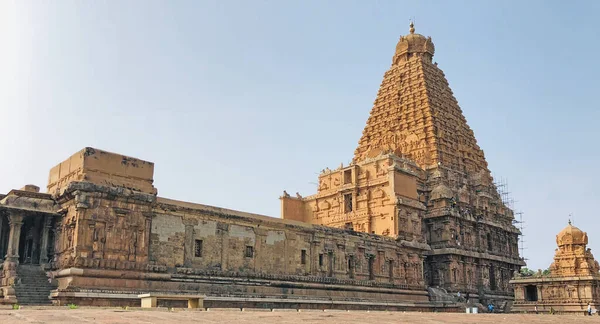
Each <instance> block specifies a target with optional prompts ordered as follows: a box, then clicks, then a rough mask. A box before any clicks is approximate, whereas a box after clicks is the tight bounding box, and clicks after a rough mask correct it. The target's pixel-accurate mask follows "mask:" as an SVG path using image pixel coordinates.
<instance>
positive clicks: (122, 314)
mask: <svg viewBox="0 0 600 324" xmlns="http://www.w3.org/2000/svg"><path fill="white" fill-rule="evenodd" d="M574 322H578V323H599V322H600V316H591V317H590V316H583V315H533V314H528V315H525V314H455V313H411V312H409V313H404V312H383V311H382V312H367V311H350V312H346V311H326V312H323V311H302V312H296V311H284V310H275V311H274V312H270V311H259V310H246V311H244V312H242V311H240V310H210V311H208V312H207V311H188V310H185V309H181V310H179V309H176V310H175V311H169V310H167V309H156V310H145V309H144V310H142V309H139V308H136V309H129V310H124V309H120V308H92V307H90V308H87V307H86V308H78V309H68V308H67V307H27V306H24V307H23V308H22V309H19V310H12V309H10V308H9V307H6V306H1V307H0V323H2V324H9V323H11V324H12V323H61V324H66V323H111V324H113V323H115V324H116V323H123V324H125V323H126V324H135V323H178V324H184V323H218V324H225V323H240V324H244V323H260V324H288V323H290V324H291V323H301V324H310V323H316V324H329V323H376V324H387V323H390V324H391V323H394V324H397V323H415V324H432V323H461V324H462V323H477V324H485V323H494V324H501V323H510V324H515V323H527V324H536V323H565V324H566V323H574Z"/></svg>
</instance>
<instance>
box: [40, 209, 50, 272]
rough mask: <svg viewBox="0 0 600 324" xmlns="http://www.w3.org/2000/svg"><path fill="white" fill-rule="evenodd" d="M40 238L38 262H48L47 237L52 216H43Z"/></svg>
mask: <svg viewBox="0 0 600 324" xmlns="http://www.w3.org/2000/svg"><path fill="white" fill-rule="evenodd" d="M42 226H43V227H42V240H41V242H40V263H42V264H43V263H48V238H49V237H50V227H51V226H52V216H49V215H47V216H45V217H44V224H43V225H42Z"/></svg>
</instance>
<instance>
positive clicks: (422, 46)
mask: <svg viewBox="0 0 600 324" xmlns="http://www.w3.org/2000/svg"><path fill="white" fill-rule="evenodd" d="M409 32H410V33H409V34H408V35H406V36H401V37H400V40H399V41H398V45H396V55H401V54H405V53H429V54H431V56H433V54H434V53H435V46H434V45H433V42H432V41H431V37H425V36H423V35H421V34H416V33H415V24H414V23H412V22H411V23H410V30H409Z"/></svg>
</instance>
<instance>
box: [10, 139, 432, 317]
mask: <svg viewBox="0 0 600 324" xmlns="http://www.w3.org/2000/svg"><path fill="white" fill-rule="evenodd" d="M152 183H153V164H152V163H150V162H146V161H142V160H138V159H134V158H130V157H125V156H122V155H119V154H114V153H109V152H105V151H100V150H96V149H92V148H86V149H84V150H82V151H80V152H78V153H76V154H75V155H74V156H73V157H71V158H69V159H67V160H66V161H65V162H62V163H61V164H59V165H58V166H57V167H55V168H53V169H52V171H51V176H50V181H49V185H48V188H49V191H51V192H52V193H53V194H52V195H45V196H44V197H46V198H47V199H49V200H50V201H51V202H53V206H55V207H53V208H54V209H53V211H44V213H45V214H46V215H50V216H49V217H50V218H48V220H49V221H48V224H51V226H52V235H51V237H52V239H51V241H52V242H51V243H50V244H49V246H50V247H49V248H48V255H49V257H50V260H49V261H48V263H47V264H46V265H45V267H46V268H47V269H48V270H50V272H49V274H50V276H51V277H52V278H53V279H54V281H55V282H56V284H57V286H58V288H57V289H56V290H54V291H52V293H51V297H52V300H53V301H54V302H55V303H56V304H66V303H71V302H73V303H76V304H78V305H85V304H91V305H107V306H108V305H132V306H135V305H137V304H139V299H137V298H136V296H137V294H140V293H145V292H155V291H164V292H170V293H172V292H184V291H186V292H196V293H203V294H206V295H207V296H208V298H209V299H208V302H209V304H210V302H211V301H210V298H265V297H270V298H276V299H277V298H279V299H281V298H284V299H289V298H296V299H298V300H302V301H305V302H306V301H308V300H321V301H322V300H323V299H325V300H329V301H338V302H344V301H348V300H353V301H354V302H360V303H365V304H364V305H367V306H368V305H374V303H382V302H383V303H407V302H408V303H412V304H410V305H412V306H410V305H409V306H407V305H408V304H402V305H403V306H401V307H416V306H415V304H414V303H421V304H420V306H419V307H424V308H423V309H427V308H428V307H429V306H430V305H429V304H428V296H427V290H426V286H425V282H424V278H423V274H424V268H423V264H424V254H423V252H424V251H427V250H428V249H429V247H428V246H427V244H425V243H424V242H423V241H422V240H420V241H419V240H416V239H414V238H413V237H406V238H391V237H387V236H381V235H377V234H370V233H362V232H357V231H354V230H351V229H343V228H332V227H326V226H323V225H316V224H307V223H305V222H300V221H294V220H283V219H279V218H273V217H267V216H262V215H256V214H250V213H245V212H239V211H234V210H227V209H222V208H218V207H213V206H206V205H200V204H195V203H189V202H182V201H176V200H171V199H166V198H161V197H158V196H157V194H156V193H157V190H156V188H154V187H153V185H152ZM28 212H29V213H30V214H31V215H33V214H35V211H28ZM12 213H14V214H15V215H16V214H19V211H17V210H11V211H10V212H9V214H8V217H9V218H10V217H12ZM32 213H33V214H32ZM28 215H29V214H28ZM27 217H30V216H27ZM31 217H33V216H31ZM17 245H18V243H17ZM11 276H13V274H12V273H11ZM22 279H23V280H27V279H26V278H22ZM15 282H16V281H15ZM6 291H10V290H6ZM11 298H13V299H11V300H14V296H11ZM212 302H213V304H214V303H215V302H217V301H212ZM220 303H221V304H220V305H221V306H223V305H231V304H227V303H225V302H224V301H222V300H221V301H220ZM314 305H316V304H314ZM357 305H358V304H357ZM367 306H365V307H367ZM353 307H359V308H360V307H362V306H353ZM369 307H370V306H369ZM386 307H387V306H386ZM394 307H400V306H398V305H396V306H394Z"/></svg>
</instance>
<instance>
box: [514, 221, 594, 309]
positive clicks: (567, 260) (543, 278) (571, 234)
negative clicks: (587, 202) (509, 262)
mask: <svg viewBox="0 0 600 324" xmlns="http://www.w3.org/2000/svg"><path fill="white" fill-rule="evenodd" d="M556 244H557V245H558V248H557V249H556V250H555V251H556V252H555V255H554V262H552V264H551V265H550V268H549V270H550V273H549V274H545V275H544V274H542V273H538V274H536V275H532V276H523V275H517V276H516V277H515V278H514V279H513V280H511V284H512V285H513V286H514V290H515V302H514V305H513V311H516V312H521V311H526V312H533V311H535V310H536V309H537V310H538V311H548V312H550V311H552V312H563V313H571V312H578V313H581V312H584V311H585V310H586V309H587V306H588V304H591V305H592V307H594V308H597V307H598V306H599V305H600V273H599V272H598V271H599V270H600V266H599V265H598V261H596V260H594V256H593V255H592V251H591V249H590V248H587V244H588V236H587V233H585V232H583V231H582V230H580V229H579V228H577V227H575V226H573V225H572V224H571V221H569V225H567V227H565V228H564V229H563V230H562V231H560V233H558V235H556Z"/></svg>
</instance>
